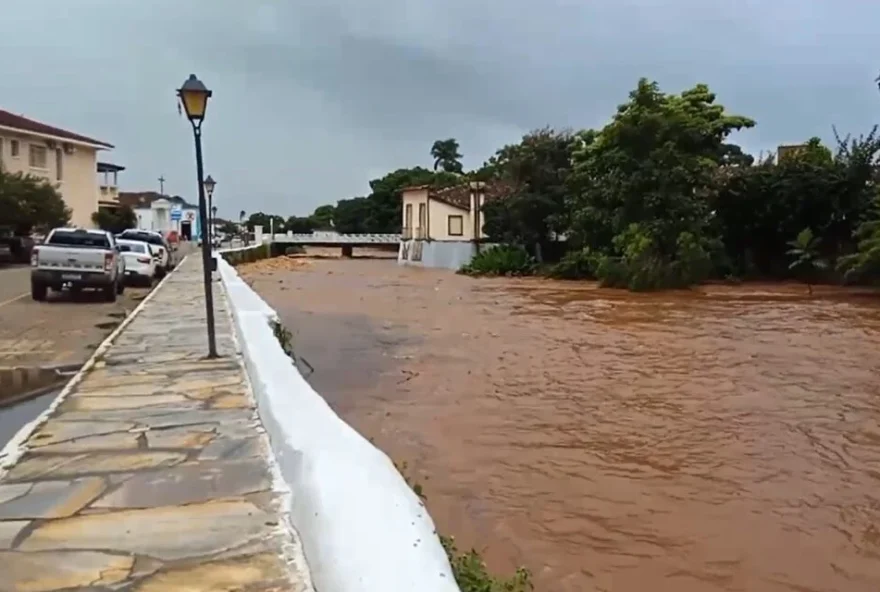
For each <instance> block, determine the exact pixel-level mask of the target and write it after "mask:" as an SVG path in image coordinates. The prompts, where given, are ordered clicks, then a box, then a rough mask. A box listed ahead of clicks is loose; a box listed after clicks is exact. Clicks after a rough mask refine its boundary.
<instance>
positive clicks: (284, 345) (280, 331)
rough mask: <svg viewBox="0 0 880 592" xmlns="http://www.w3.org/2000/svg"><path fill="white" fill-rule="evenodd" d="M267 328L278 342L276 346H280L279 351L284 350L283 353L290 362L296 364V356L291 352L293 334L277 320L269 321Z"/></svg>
mask: <svg viewBox="0 0 880 592" xmlns="http://www.w3.org/2000/svg"><path fill="white" fill-rule="evenodd" d="M269 326H270V327H272V334H273V335H275V339H277V340H278V345H280V346H281V349H282V350H284V353H285V354H287V356H288V357H289V358H290V359H291V360H293V361H294V362H296V354H295V353H294V351H293V333H291V332H290V329H288V328H287V327H285V326H284V325H283V324H282V323H281V321H279V320H278V319H272V320H270V321H269Z"/></svg>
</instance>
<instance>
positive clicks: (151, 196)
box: [120, 191, 201, 240]
mask: <svg viewBox="0 0 880 592" xmlns="http://www.w3.org/2000/svg"><path fill="white" fill-rule="evenodd" d="M120 201H121V202H122V203H126V204H128V205H129V206H130V207H131V208H132V209H133V210H134V213H135V215H136V216H137V226H138V228H139V229H141V230H154V231H156V232H161V233H162V234H163V235H165V236H168V235H169V234H177V235H178V236H180V237H181V238H183V239H188V240H198V239H199V238H200V237H201V232H200V227H199V208H198V206H194V205H192V204H190V203H188V202H187V201H186V200H185V199H184V198H182V197H180V196H178V195H175V196H168V195H159V194H158V193H155V192H152V191H150V192H146V193H125V192H124V193H120Z"/></svg>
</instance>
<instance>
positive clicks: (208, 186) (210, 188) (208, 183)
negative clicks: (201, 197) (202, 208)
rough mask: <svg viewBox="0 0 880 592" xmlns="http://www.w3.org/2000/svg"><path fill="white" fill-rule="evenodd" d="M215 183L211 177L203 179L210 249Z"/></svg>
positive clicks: (212, 238) (212, 237)
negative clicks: (206, 198)
mask: <svg viewBox="0 0 880 592" xmlns="http://www.w3.org/2000/svg"><path fill="white" fill-rule="evenodd" d="M216 186H217V181H215V180H214V178H213V177H211V175H208V177H207V178H206V179H205V193H207V194H208V238H209V240H210V241H211V248H212V249H213V248H214V217H215V216H214V213H215V211H216V210H215V209H214V187H216Z"/></svg>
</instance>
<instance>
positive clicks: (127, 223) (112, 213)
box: [92, 205, 137, 234]
mask: <svg viewBox="0 0 880 592" xmlns="http://www.w3.org/2000/svg"><path fill="white" fill-rule="evenodd" d="M92 222H94V223H95V224H96V225H97V226H98V228H100V229H101V230H106V231H107V232H112V233H113V234H118V233H120V232H122V231H123V230H128V229H129V228H134V227H135V226H137V214H135V212H134V210H133V209H131V207H129V206H127V205H122V206H120V207H118V208H115V209H112V210H111V209H102V210H98V211H97V212H94V213H93V214H92Z"/></svg>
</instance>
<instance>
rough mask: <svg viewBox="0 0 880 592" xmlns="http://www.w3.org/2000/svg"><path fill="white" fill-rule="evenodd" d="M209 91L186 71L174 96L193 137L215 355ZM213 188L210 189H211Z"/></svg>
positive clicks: (211, 354)
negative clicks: (205, 151) (206, 134)
mask: <svg viewBox="0 0 880 592" xmlns="http://www.w3.org/2000/svg"><path fill="white" fill-rule="evenodd" d="M212 94H213V93H212V92H211V91H210V90H208V87H206V86H205V85H204V84H203V83H202V81H201V80H199V79H198V78H196V75H195V74H190V75H189V78H187V79H186V81H185V82H184V83H183V86H181V87H180V88H179V89H177V97H178V98H179V99H180V103H181V104H182V105H183V109H184V111H186V117H187V119H189V122H190V123H191V124H192V129H193V138H194V139H195V144H196V176H197V177H198V187H199V227H200V228H201V229H202V230H201V235H202V274H203V277H202V279H203V281H204V284H205V313H206V316H207V322H208V357H209V358H216V357H218V356H217V342H216V339H215V336H214V294H213V292H212V288H211V270H212V265H211V263H212V260H211V244H210V239H209V238H206V236H205V235H206V229H209V226H208V207H207V204H206V203H205V183H204V177H205V169H204V164H203V163H202V122H203V121H204V120H205V111H206V110H207V109H208V99H209V98H211V95H212ZM212 189H213V188H212Z"/></svg>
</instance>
